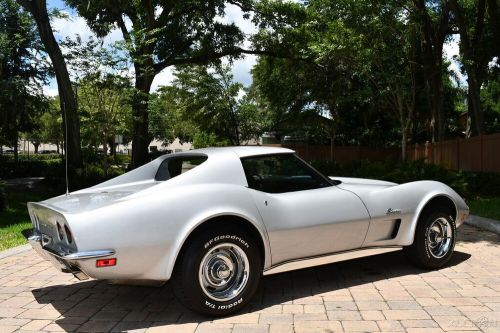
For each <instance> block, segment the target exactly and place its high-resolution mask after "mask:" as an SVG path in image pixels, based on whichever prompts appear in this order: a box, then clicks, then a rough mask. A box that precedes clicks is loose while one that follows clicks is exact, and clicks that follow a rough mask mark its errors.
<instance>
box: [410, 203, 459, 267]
mask: <svg viewBox="0 0 500 333" xmlns="http://www.w3.org/2000/svg"><path fill="white" fill-rule="evenodd" d="M455 239H456V225H455V221H454V219H453V218H452V216H451V214H450V213H449V212H448V211H447V210H446V209H437V210H434V211H432V212H425V211H424V212H422V215H421V216H420V219H419V222H418V225H417V229H416V230H415V238H414V240H413V244H412V245H411V246H408V247H406V248H405V252H406V254H407V256H408V258H409V259H410V260H411V261H412V262H413V263H414V264H416V265H417V266H420V267H423V268H431V269H433V268H440V267H442V266H444V265H445V264H446V263H447V262H448V260H450V258H451V256H452V255H453V249H454V247H455Z"/></svg>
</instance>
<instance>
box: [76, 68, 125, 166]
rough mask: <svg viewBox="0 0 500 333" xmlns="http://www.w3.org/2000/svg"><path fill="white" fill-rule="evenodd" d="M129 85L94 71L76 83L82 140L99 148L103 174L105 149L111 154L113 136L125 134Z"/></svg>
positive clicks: (113, 76) (113, 141) (113, 75)
mask: <svg viewBox="0 0 500 333" xmlns="http://www.w3.org/2000/svg"><path fill="white" fill-rule="evenodd" d="M130 89H131V88H130V83H129V81H128V80H127V79H126V78H123V77H121V76H118V75H115V74H103V73H101V72H100V71H97V72H96V73H94V74H91V75H88V76H86V77H84V78H83V79H82V80H81V82H80V88H79V96H78V97H79V98H78V100H79V103H80V110H81V113H82V129H83V133H82V137H83V139H84V142H85V143H87V144H88V145H90V146H93V147H96V148H97V147H99V145H102V147H103V166H104V172H105V173H106V172H107V167H108V159H107V156H108V147H110V148H111V151H112V152H114V151H115V149H114V147H115V136H116V135H122V136H123V135H125V136H127V135H128V134H129V125H130V123H131V119H130V118H131V112H130V107H129V104H128V98H129V93H130Z"/></svg>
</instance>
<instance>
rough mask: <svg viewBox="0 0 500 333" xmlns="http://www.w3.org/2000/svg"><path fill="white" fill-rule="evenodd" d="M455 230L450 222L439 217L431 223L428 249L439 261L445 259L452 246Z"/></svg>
mask: <svg viewBox="0 0 500 333" xmlns="http://www.w3.org/2000/svg"><path fill="white" fill-rule="evenodd" d="M452 237H453V229H452V226H451V224H450V222H449V221H448V220H447V219H446V218H444V217H439V218H437V219H436V220H434V222H432V223H431V225H430V227H429V230H428V233H427V248H428V249H429V253H430V254H431V255H432V256H433V257H434V258H437V259H440V258H442V257H444V256H445V255H446V254H447V253H448V251H449V250H450V247H451V244H452Z"/></svg>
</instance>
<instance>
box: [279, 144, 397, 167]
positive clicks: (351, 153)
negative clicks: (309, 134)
mask: <svg viewBox="0 0 500 333" xmlns="http://www.w3.org/2000/svg"><path fill="white" fill-rule="evenodd" d="M272 146H279V147H284V148H290V149H292V150H295V151H296V152H297V154H298V155H299V156H300V157H302V158H303V159H304V160H306V161H311V160H331V159H332V157H333V160H334V161H336V162H339V163H344V162H351V161H358V160H369V161H383V160H386V159H389V158H393V159H398V158H400V155H401V154H400V149H398V148H395V149H387V148H370V147H354V146H334V147H333V151H332V147H331V146H329V145H308V144H283V145H279V144H278V145H272Z"/></svg>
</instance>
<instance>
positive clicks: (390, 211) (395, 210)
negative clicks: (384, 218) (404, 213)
mask: <svg viewBox="0 0 500 333" xmlns="http://www.w3.org/2000/svg"><path fill="white" fill-rule="evenodd" d="M385 214H386V215H395V214H401V209H398V208H389V209H388V210H387V212H386V213H385Z"/></svg>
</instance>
